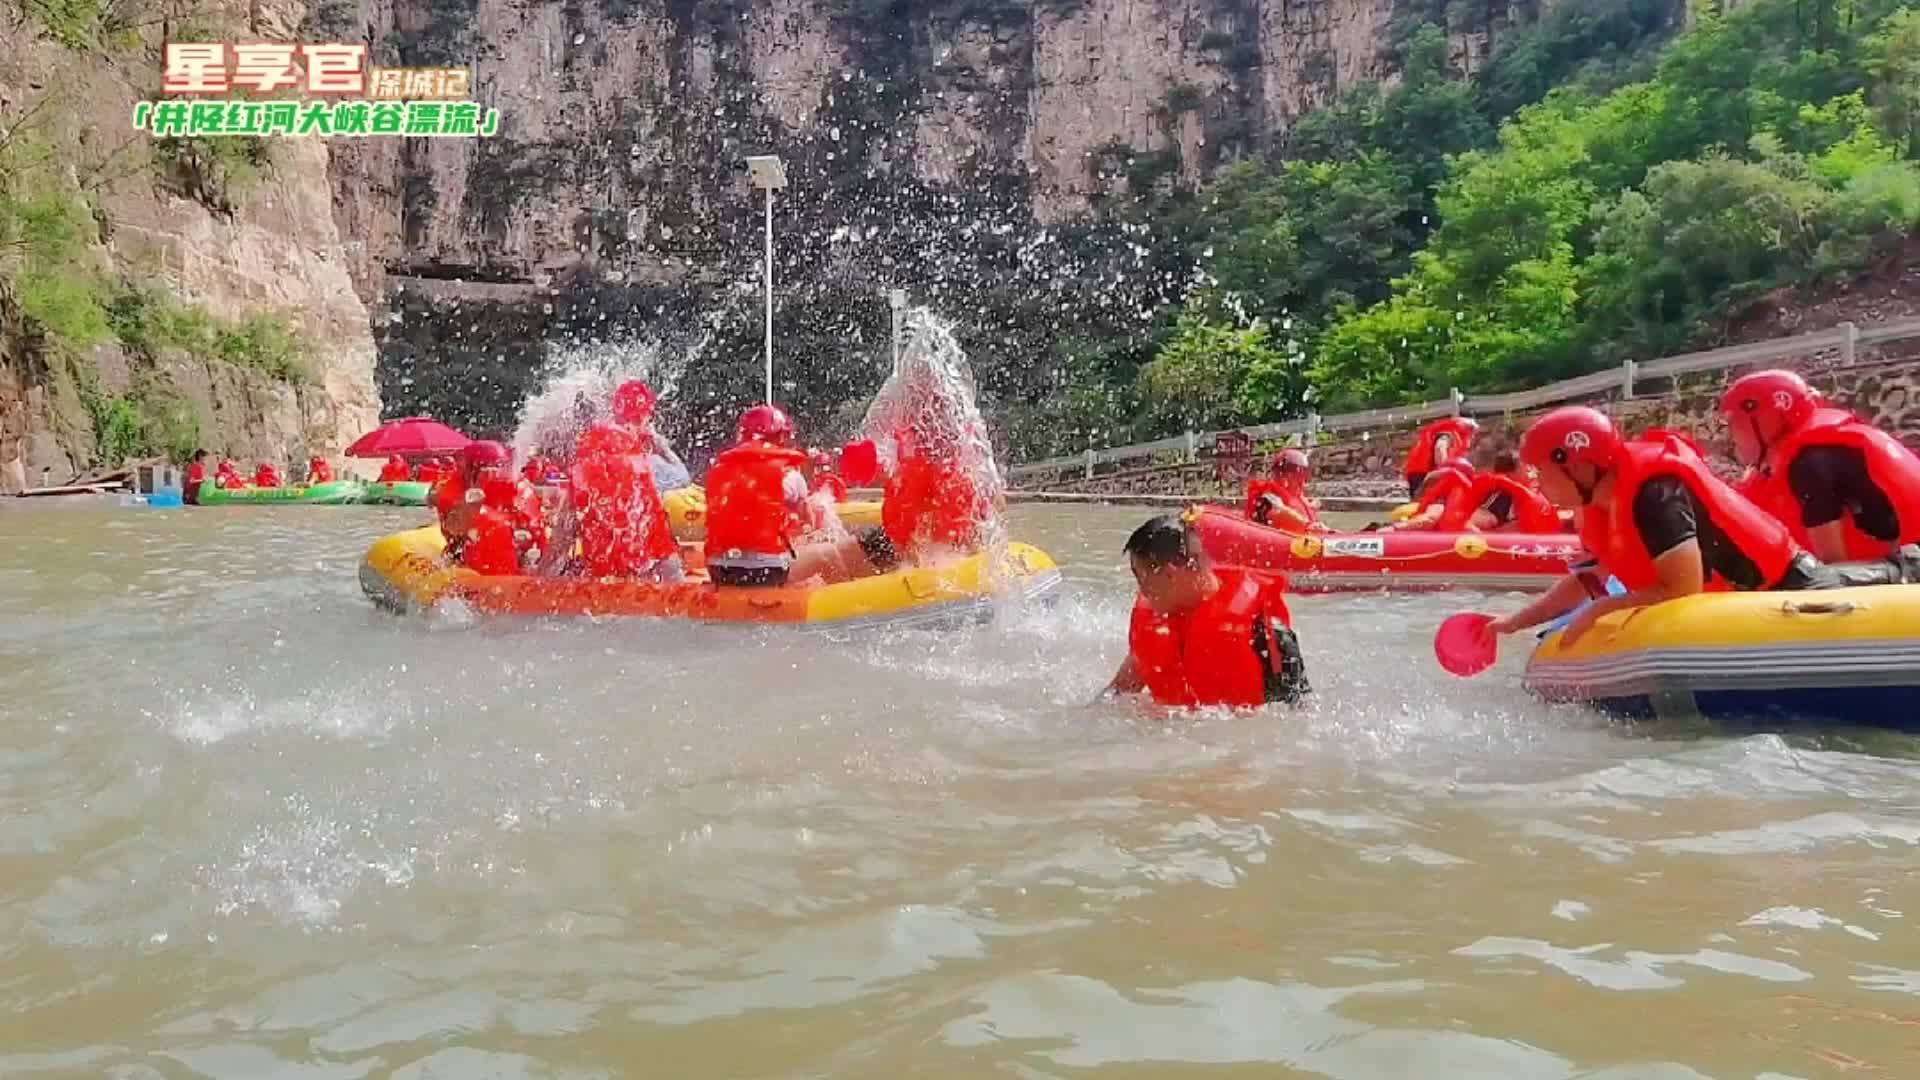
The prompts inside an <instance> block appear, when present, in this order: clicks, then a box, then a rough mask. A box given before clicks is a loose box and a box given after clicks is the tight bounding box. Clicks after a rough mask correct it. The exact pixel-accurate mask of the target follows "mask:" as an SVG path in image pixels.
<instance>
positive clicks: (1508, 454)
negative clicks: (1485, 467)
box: [1493, 450, 1520, 472]
mask: <svg viewBox="0 0 1920 1080" xmlns="http://www.w3.org/2000/svg"><path fill="white" fill-rule="evenodd" d="M1493 471H1494V472H1519V471H1520V455H1519V454H1516V453H1514V452H1513V451H1511V450H1502V451H1500V452H1499V453H1497V454H1495V455H1493Z"/></svg>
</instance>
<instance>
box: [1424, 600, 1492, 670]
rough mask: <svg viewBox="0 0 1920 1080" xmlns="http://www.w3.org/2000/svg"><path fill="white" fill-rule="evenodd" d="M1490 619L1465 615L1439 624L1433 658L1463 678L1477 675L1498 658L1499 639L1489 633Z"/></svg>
mask: <svg viewBox="0 0 1920 1080" xmlns="http://www.w3.org/2000/svg"><path fill="white" fill-rule="evenodd" d="M1492 622H1493V616H1491V615H1477V614H1474V613H1472V612H1463V613H1461V614H1459V615H1454V616H1452V617H1450V618H1449V619H1447V621H1446V622H1443V623H1441V624H1440V629H1439V630H1438V631H1437V632H1435V633H1434V635H1433V655H1434V657H1435V658H1436V659H1438V660H1439V661H1440V666H1441V667H1443V668H1446V669H1447V670H1448V671H1450V672H1452V673H1453V674H1455V675H1458V676H1460V677H1461V678H1463V679H1464V678H1468V677H1470V676H1474V675H1478V674H1480V673H1481V672H1483V671H1485V670H1487V669H1488V668H1490V667H1492V666H1493V662H1494V661H1495V660H1497V659H1498V658H1499V655H1500V647H1499V643H1498V641H1497V639H1496V638H1495V637H1494V636H1493V635H1492V634H1489V633H1487V626H1488V625H1489V624H1491V623H1492Z"/></svg>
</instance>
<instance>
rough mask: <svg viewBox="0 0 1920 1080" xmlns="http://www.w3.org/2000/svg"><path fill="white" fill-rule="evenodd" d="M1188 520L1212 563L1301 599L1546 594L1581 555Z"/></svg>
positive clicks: (1497, 540)
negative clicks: (1264, 575) (1279, 580)
mask: <svg viewBox="0 0 1920 1080" xmlns="http://www.w3.org/2000/svg"><path fill="white" fill-rule="evenodd" d="M1188 520H1189V521H1191V522H1192V523H1193V526H1194V529H1195V530H1196V531H1197V532H1198V533H1199V534H1200V540H1201V543H1202V545H1203V546H1204V547H1205V548H1206V551H1207V555H1208V557H1210V558H1212V559H1213V560H1214V561H1215V562H1220V563H1226V564H1228V565H1232V566H1249V567H1254V568H1256V569H1262V570H1277V571H1280V572H1282V573H1284V574H1286V575H1287V584H1288V588H1290V589H1292V590H1293V591H1294V592H1303V593H1313V592H1320V593H1326V592H1368V591H1373V590H1386V591H1393V592H1438V591H1440V590H1444V589H1487V590H1495V591H1507V590H1525V591H1531V592H1541V591H1545V590H1546V589H1547V588H1548V587H1550V586H1551V585H1552V584H1553V583H1554V582H1555V581H1557V580H1559V579H1560V577H1561V576H1562V575H1564V574H1565V573H1566V572H1567V564H1568V563H1569V562H1571V561H1572V560H1573V558H1574V557H1575V556H1576V555H1578V554H1579V553H1580V538H1579V537H1577V536H1574V535H1573V534H1572V533H1513V532H1492V533H1441V532H1384V533H1308V534H1306V535H1304V536H1295V535H1294V534H1292V533H1285V532H1281V531H1280V530H1279V529H1272V528H1268V527H1267V526H1265V525H1258V524H1255V523H1254V522H1251V521H1248V520H1247V519H1245V518H1243V517H1241V516H1240V515H1238V514H1235V513H1231V512H1229V511H1226V510H1218V509H1214V508H1211V507H1204V508H1201V509H1197V510H1194V511H1191V512H1190V513H1189V515H1188Z"/></svg>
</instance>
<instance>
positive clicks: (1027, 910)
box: [0, 507, 1920, 1080]
mask: <svg viewBox="0 0 1920 1080" xmlns="http://www.w3.org/2000/svg"><path fill="white" fill-rule="evenodd" d="M419 515H420V511H417V510H416V511H406V510H389V509H373V508H364V509H362V508H348V509H326V508H306V507H287V508H280V509H248V508H235V509H230V510H218V511H216V510H211V509H209V510H185V511H135V510H118V509H114V510H105V509H102V510H58V511H48V510H15V511H7V512H0V552H5V554H4V555H0V1076H5V1077H23V1076H31V1077H42V1076H62V1077H64V1076H75V1077H81V1076H113V1077H168V1078H171V1077H202V1076H205V1077H222V1078H225V1077H236V1078H237V1077H246V1078H256V1077H299V1078H336V1077H339V1078H345V1077H362V1076H367V1077H372V1076H398V1077H449V1078H452V1077H461V1078H465V1077H588V1076H662V1077H666V1076H673V1077H786V1076H800V1077H826V1076H833V1077H874V1078H892V1077H901V1076H908V1075H914V1076H941V1077H958V1076H988V1075H996V1076H1011V1077H1046V1076H1082V1075H1094V1074H1100V1075H1112V1076H1129V1077H1131V1076H1138V1077H1148V1076H1152V1077H1171V1076H1187V1075H1195V1076H1199V1075H1206V1076H1216V1075H1217V1076H1249V1077H1253V1076H1258V1077H1276V1076H1325V1077H1336V1078H1341V1080H1359V1078H1369V1080H1371V1078H1400V1077H1418V1078H1423V1080H1434V1078H1461V1080H1466V1078H1475V1080H1478V1078H1486V1077H1540V1078H1572V1077H1587V1078H1594V1077H1603V1078H1608V1080H1624V1078H1629V1077H1634V1078H1639V1077H1646V1078H1654V1080H1670V1078H1673V1080H1677V1078H1693V1077H1714V1078H1742V1080H1748V1078H1753V1080H1758V1078H1767V1080H1780V1078H1783V1077H1806V1078H1813V1077H1826V1076H1842V1075H1845V1076H1873V1077H1913V1076H1920V934H1917V933H1916V929H1920V927H1916V922H1920V872H1917V871H1916V867H1917V866H1920V761H1916V758H1920V750H1917V749H1916V744H1915V743H1914V742H1913V741H1911V740H1906V739H1898V738H1882V739H1864V738H1855V737H1851V736H1845V735H1841V736H1829V737H1823V738H1818V739H1815V738H1808V737H1801V736H1795V737H1790V738H1782V737H1780V736H1777V735H1768V734H1758V735H1745V736H1738V735H1729V734H1722V733H1713V732H1703V731H1682V730H1647V729H1627V728H1623V727H1620V726H1616V725H1610V724H1608V723H1607V722H1605V721H1604V720H1602V719H1600V718H1598V717H1596V716H1594V715H1593V714H1591V713H1588V712H1585V711H1582V710H1579V709H1572V708H1566V709H1559V708H1552V709H1550V708H1546V707H1543V706H1541V705H1539V704H1536V703H1533V702H1530V701H1529V700H1528V699H1527V698H1525V697H1524V696H1523V695H1522V694H1521V692H1520V690H1519V686H1518V681H1517V674H1518V667H1519V663H1520V661H1521V660H1522V659H1523V657H1521V656H1517V655H1516V656H1508V657H1506V658H1504V659H1503V662H1502V664H1501V666H1500V667H1499V668H1497V669H1496V670H1495V671H1494V672H1492V673H1489V674H1488V675H1487V676H1484V677H1482V678H1480V679H1477V680H1454V679H1451V678H1449V677H1448V676H1446V675H1444V674H1442V673H1441V672H1440V671H1439V670H1438V668H1437V666H1436V665H1435V664H1434V662H1433V660H1432V654H1431V651H1430V649H1429V647H1428V645H1427V641H1428V635H1430V634H1431V632H1432V628H1433V626H1434V625H1435V624H1436V623H1437V622H1438V621H1439V619H1440V618H1441V617H1442V616H1444V615H1445V614H1447V613H1448V612H1450V611H1453V610H1457V609H1459V608H1460V607H1462V606H1465V605H1469V604H1471V603H1473V602H1474V601H1473V600H1472V598H1470V597H1466V596H1437V597H1436V596H1429V597H1414V598H1382V597H1355V596H1345V597H1303V598H1300V599H1299V600H1298V601H1297V602H1296V603H1295V610H1294V613H1295V619H1296V622H1297V623H1298V624H1299V628H1300V631H1301V635H1302V639H1303V644H1304V647H1305V650H1306V654H1307V660H1308V664H1309V673H1310V676H1311V678H1312V680H1313V682H1314V684H1315V688H1316V690H1317V694H1316V698H1317V700H1316V701H1315V702H1314V703H1313V704H1312V705H1311V706H1310V707H1306V708H1303V709H1301V710H1299V711H1287V710H1273V711H1269V712H1264V713H1259V714H1252V715H1242V716H1228V715H1219V716H1208V717H1202V718H1198V719H1184V720H1180V721H1176V722H1164V721H1162V720H1160V719H1158V718H1156V717H1154V716H1153V715H1152V714H1151V713H1149V712H1146V711H1141V710H1137V709H1134V708H1130V707H1124V706H1103V707H1089V706H1087V705H1086V704H1085V703H1086V702H1087V700H1088V699H1089V698H1091V697H1092V696H1093V695H1094V694H1095V693H1096V691H1097V690H1098V689H1099V688H1100V686H1101V685H1102V684H1103V683H1104V681H1105V679H1106V677H1107V676H1109V675H1110V674H1111V673H1112V671H1113V668H1114V667H1115V665H1116V663H1117V661H1118V659H1119V657H1120V655H1121V652H1122V650H1123V636H1124V617H1125V612H1126V608H1127V604H1128V602H1129V590H1128V583H1127V579H1126V575H1125V570H1124V567H1123V565H1122V563H1121V560H1120V556H1119V554H1118V552H1119V547H1120V543H1121V541H1122V540H1123V539H1124V537H1125V535H1126V533H1127V531H1128V530H1129V529H1130V528H1131V527H1132V526H1133V525H1135V524H1137V523H1138V522H1139V521H1140V520H1141V519H1142V518H1143V517H1144V516H1145V514H1144V512H1143V511H1130V510H1123V511H1113V510H1072V511H1059V510H1028V511H1022V512H1019V513H1016V516H1015V523H1014V530H1013V532H1014V535H1015V536H1017V537H1020V538H1022V539H1029V540H1032V541H1034V542H1036V543H1038V544H1040V545H1041V546H1042V547H1044V548H1046V549H1048V550H1049V551H1051V552H1053V553H1054V555H1055V556H1056V557H1057V558H1058V559H1059V560H1060V561H1061V562H1062V563H1063V564H1064V566H1065V567H1066V570H1067V574H1068V576H1069V587H1068V589H1066V590H1065V594H1064V596H1063V598H1062V599H1061V601H1060V602H1059V604H1058V605H1057V606H1056V607H1054V608H1053V609H1052V610H1043V611H1034V612H1025V613H1018V614H1015V615H1013V616H1011V617H1010V618H1009V619H1008V620H1006V621H1005V622H1003V623H1002V624H1000V625H997V626H994V627H991V628H986V629H981V630H977V631H973V632H970V633H966V634H963V635H960V636H951V635H949V636H939V637H937V636H931V635H926V634H907V635H901V636H895V637H890V638H878V639H867V640H859V641H855V642H853V643H842V644H835V643H832V642H829V641H825V640H821V639H818V638H813V637H798V636H779V635H773V634H767V633H756V632H748V631H735V630H730V629H718V628H716V629H690V628H688V627H685V626H676V625H661V624H645V623H633V622H626V623H620V622H612V623H603V624H598V625H588V624H572V625H532V626H517V627H497V626H486V625H482V626H475V627H462V626H429V625H426V624H423V623H420V622H414V621H408V620H402V619H398V618H394V617H391V616H386V615H382V614H380V613H377V612H376V611H374V610H373V608H372V606H371V605H370V604H369V603H368V602H367V601H366V600H365V599H364V598H363V597H362V596H361V595H360V592H359V589H358V586H357V584H356V582H355V576H354V571H355V567H356V565H357V560H358V558H359V556H360V554H361V553H362V552H363V551H364V550H365V548H366V545H367V543H368V542H369V541H371V540H372V539H373V538H375V537H376V536H378V535H380V534H382V533H384V532H389V531H393V530H395V529H397V528H400V527H403V526H407V525H411V524H413V523H415V521H416V520H417V518H418V517H419ZM1516 602H1517V601H1516V599H1514V598H1500V599H1497V600H1495V601H1492V603H1494V604H1496V605H1498V606H1502V607H1506V606H1511V605H1513V604H1514V603H1516ZM1515 651H1516V652H1517V651H1519V650H1515Z"/></svg>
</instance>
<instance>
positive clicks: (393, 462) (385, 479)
mask: <svg viewBox="0 0 1920 1080" xmlns="http://www.w3.org/2000/svg"><path fill="white" fill-rule="evenodd" d="M412 475H413V470H412V469H411V468H409V467H408V466H407V463H406V462H405V461H404V460H402V459H401V458H397V457H396V458H388V459H387V463H386V464H385V465H382V466H380V482H381V483H383V484H398V483H404V482H405V481H406V480H407V479H408V478H409V477H411V476H412ZM421 479H423V480H424V479H425V477H422V478H421Z"/></svg>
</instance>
